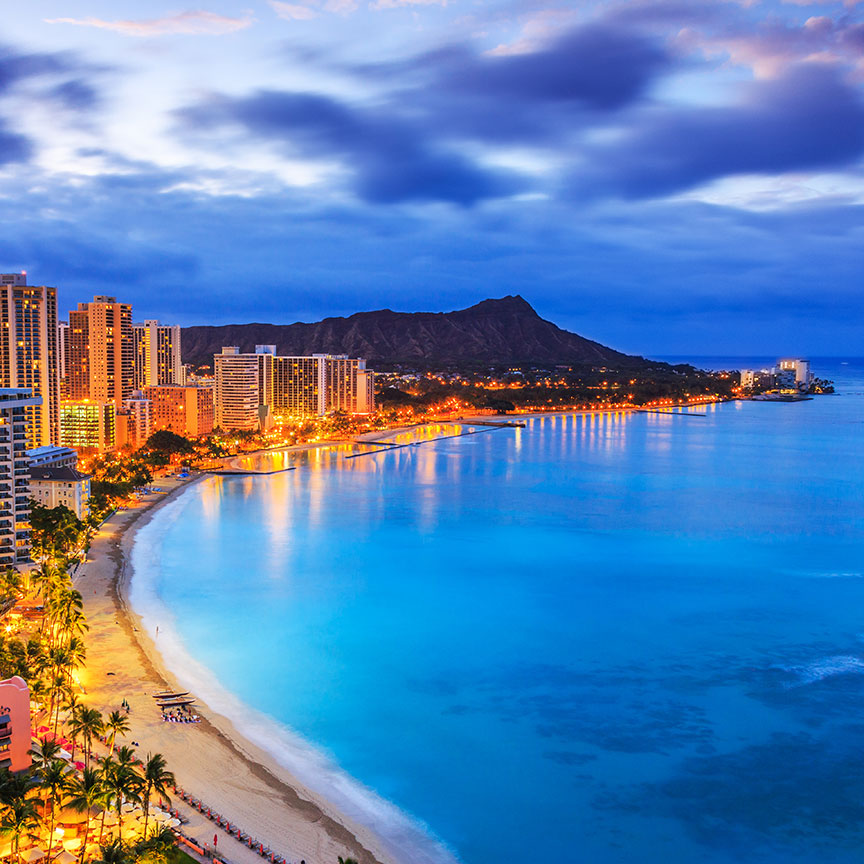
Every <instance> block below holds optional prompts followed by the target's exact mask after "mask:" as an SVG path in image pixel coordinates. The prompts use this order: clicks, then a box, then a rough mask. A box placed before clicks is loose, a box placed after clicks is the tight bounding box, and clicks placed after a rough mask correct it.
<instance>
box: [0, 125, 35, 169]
mask: <svg viewBox="0 0 864 864" xmlns="http://www.w3.org/2000/svg"><path fill="white" fill-rule="evenodd" d="M32 152H33V147H32V145H31V144H30V141H29V139H27V138H25V137H24V136H23V135H19V134H18V133H17V132H12V131H11V130H9V129H7V128H6V127H5V125H4V123H3V121H2V119H0V165H5V164H8V163H10V162H26V161H27V160H28V159H29V158H30V156H31V154H32Z"/></svg>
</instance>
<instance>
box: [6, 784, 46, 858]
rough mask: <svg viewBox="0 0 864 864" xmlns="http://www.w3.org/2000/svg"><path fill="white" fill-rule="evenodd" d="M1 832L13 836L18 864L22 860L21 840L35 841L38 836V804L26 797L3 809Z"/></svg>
mask: <svg viewBox="0 0 864 864" xmlns="http://www.w3.org/2000/svg"><path fill="white" fill-rule="evenodd" d="M0 831H2V833H3V834H6V835H9V834H11V835H12V850H13V852H14V854H15V861H16V864H17V862H20V860H21V854H20V850H21V838H22V837H27V838H28V839H30V840H34V839H35V838H36V837H37V836H38V831H39V812H38V811H37V809H36V802H35V801H34V800H33V799H32V798H24V797H21V798H15V799H14V800H12V801H10V802H9V803H8V804H7V805H6V806H5V807H4V808H3V816H2V818H0Z"/></svg>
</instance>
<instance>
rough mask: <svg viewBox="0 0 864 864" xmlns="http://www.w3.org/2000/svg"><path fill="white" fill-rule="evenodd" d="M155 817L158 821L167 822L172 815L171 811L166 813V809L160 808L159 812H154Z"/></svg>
mask: <svg viewBox="0 0 864 864" xmlns="http://www.w3.org/2000/svg"><path fill="white" fill-rule="evenodd" d="M153 818H154V819H155V820H156V821H157V822H167V821H168V820H169V819H170V818H171V815H170V814H169V813H166V812H165V811H164V810H159V811H158V812H156V813H154V814H153Z"/></svg>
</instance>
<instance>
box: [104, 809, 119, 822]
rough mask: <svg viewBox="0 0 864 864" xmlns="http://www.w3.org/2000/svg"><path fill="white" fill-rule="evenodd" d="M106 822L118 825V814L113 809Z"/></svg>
mask: <svg viewBox="0 0 864 864" xmlns="http://www.w3.org/2000/svg"><path fill="white" fill-rule="evenodd" d="M105 824H106V825H116V824H117V814H116V813H115V812H114V811H113V810H112V811H111V812H110V813H109V814H108V815H107V816H106V817H105Z"/></svg>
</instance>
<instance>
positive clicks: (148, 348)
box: [132, 321, 183, 390]
mask: <svg viewBox="0 0 864 864" xmlns="http://www.w3.org/2000/svg"><path fill="white" fill-rule="evenodd" d="M132 330H133V334H134V339H135V389H136V390H143V389H144V388H145V387H158V386H159V385H162V384H182V383H183V381H182V372H183V364H182V362H181V360H180V327H179V326H177V325H176V324H174V325H165V324H160V323H159V322H158V321H145V322H144V323H143V324H135V325H133V328H132Z"/></svg>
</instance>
